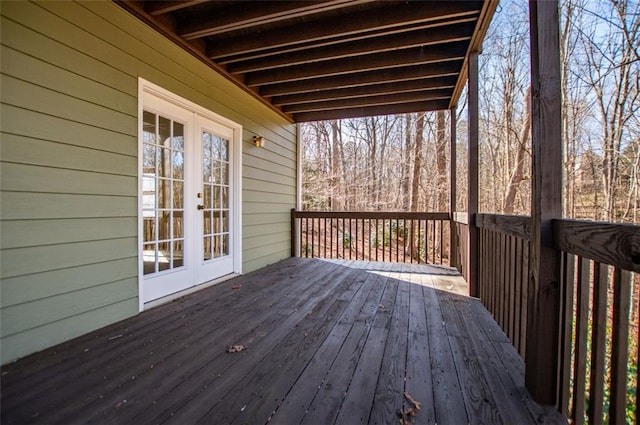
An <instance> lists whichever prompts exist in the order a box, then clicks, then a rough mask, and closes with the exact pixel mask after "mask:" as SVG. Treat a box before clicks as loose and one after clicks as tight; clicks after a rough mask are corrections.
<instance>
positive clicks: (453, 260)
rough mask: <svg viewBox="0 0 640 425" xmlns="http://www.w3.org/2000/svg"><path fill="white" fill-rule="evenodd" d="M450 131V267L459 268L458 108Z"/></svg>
mask: <svg viewBox="0 0 640 425" xmlns="http://www.w3.org/2000/svg"><path fill="white" fill-rule="evenodd" d="M449 119H450V121H451V122H450V126H451V127H450V131H449V216H450V217H449V266H451V267H457V266H458V264H457V259H458V245H457V243H458V242H457V241H458V238H456V223H455V221H454V220H453V216H454V214H455V212H456V197H457V186H456V174H457V170H456V124H457V122H456V120H457V119H456V107H455V106H454V107H452V108H451V109H450V110H449Z"/></svg>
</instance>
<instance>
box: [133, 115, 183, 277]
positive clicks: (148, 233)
mask: <svg viewBox="0 0 640 425" xmlns="http://www.w3.org/2000/svg"><path fill="white" fill-rule="evenodd" d="M142 141H143V149H142V167H143V170H142V171H143V175H142V192H143V193H142V207H143V210H142V215H143V241H144V248H143V254H142V255H143V261H144V273H145V274H150V273H156V272H160V271H163V270H169V269H171V268H175V267H180V266H182V265H183V264H184V261H183V258H184V256H183V245H184V240H183V238H184V226H185V222H184V220H185V218H184V175H185V171H186V170H185V169H184V124H183V123H179V122H176V121H173V120H172V119H170V118H167V117H163V116H162V115H158V114H154V113H153V112H149V111H144V112H143V135H142Z"/></svg>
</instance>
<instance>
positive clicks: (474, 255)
mask: <svg viewBox="0 0 640 425" xmlns="http://www.w3.org/2000/svg"><path fill="white" fill-rule="evenodd" d="M468 65H469V70H468V75H469V90H468V93H469V94H468V95H469V103H468V108H467V110H468V113H469V121H468V125H469V141H468V143H469V154H468V170H469V181H468V189H467V198H468V203H469V204H468V207H467V214H468V217H467V222H468V226H467V227H468V229H469V238H468V244H469V246H468V250H467V252H468V255H469V258H468V259H467V260H468V261H467V264H468V267H469V269H468V272H467V283H468V284H469V295H470V296H472V297H477V296H478V293H479V291H478V289H479V288H478V255H479V254H480V253H479V250H478V228H477V227H476V223H475V215H476V214H477V213H478V52H471V53H470V54H469V63H468Z"/></svg>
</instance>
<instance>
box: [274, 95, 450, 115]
mask: <svg viewBox="0 0 640 425" xmlns="http://www.w3.org/2000/svg"><path fill="white" fill-rule="evenodd" d="M452 91H453V90H452V89H439V90H425V91H416V92H407V93H391V94H382V95H376V96H366V97H351V98H346V99H338V100H325V101H319V102H309V103H301V104H297V105H284V106H283V107H282V112H284V113H287V114H297V113H300V112H312V111H329V110H333V109H345V108H362V107H369V106H378V105H393V104H398V103H415V102H423V101H427V100H442V99H444V100H446V101H447V102H448V101H449V98H451V93H452Z"/></svg>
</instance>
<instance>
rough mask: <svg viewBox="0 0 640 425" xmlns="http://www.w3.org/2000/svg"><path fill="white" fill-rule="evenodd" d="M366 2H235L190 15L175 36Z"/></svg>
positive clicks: (238, 27) (243, 26)
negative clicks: (204, 12)
mask: <svg viewBox="0 0 640 425" xmlns="http://www.w3.org/2000/svg"><path fill="white" fill-rule="evenodd" d="M369 1H372V0H323V1H261V2H260V3H259V5H260V6H259V7H256V4H255V3H253V2H248V1H236V2H231V5H230V6H228V7H225V8H223V9H221V10H215V11H212V12H211V13H207V14H203V15H199V16H197V17H193V18H192V19H190V20H188V21H187V22H186V23H184V24H183V25H182V26H181V28H180V30H179V32H178V35H180V36H181V37H182V38H185V39H187V40H192V39H194V38H200V37H207V36H211V35H216V34H221V33H224V32H228V31H235V30H242V29H247V28H250V27H252V26H256V25H265V24H271V23H274V22H279V21H283V20H287V19H292V18H296V17H301V16H309V15H313V14H317V13H322V12H327V11H331V10H335V9H341V8H343V7H345V6H351V5H355V4H360V3H366V2H369Z"/></svg>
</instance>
